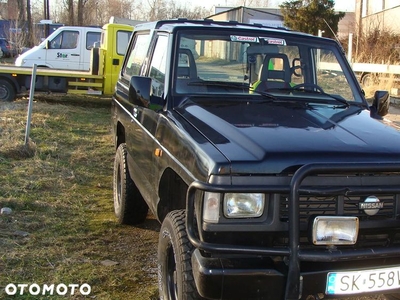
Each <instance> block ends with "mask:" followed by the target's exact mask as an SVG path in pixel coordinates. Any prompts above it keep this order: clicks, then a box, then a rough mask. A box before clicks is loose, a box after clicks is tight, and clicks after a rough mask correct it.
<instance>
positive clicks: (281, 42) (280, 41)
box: [262, 37, 286, 46]
mask: <svg viewBox="0 0 400 300" xmlns="http://www.w3.org/2000/svg"><path fill="white" fill-rule="evenodd" d="M262 39H263V40H265V41H266V42H267V43H268V44H269V45H282V46H284V45H286V41H285V40H284V39H277V38H267V37H265V38H262Z"/></svg>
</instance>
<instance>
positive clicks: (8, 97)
mask: <svg viewBox="0 0 400 300" xmlns="http://www.w3.org/2000/svg"><path fill="white" fill-rule="evenodd" d="M14 99H15V89H14V87H13V85H12V84H11V83H10V82H8V81H7V80H4V79H0V102H1V101H4V102H11V101H14Z"/></svg>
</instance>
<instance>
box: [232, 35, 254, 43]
mask: <svg viewBox="0 0 400 300" xmlns="http://www.w3.org/2000/svg"><path fill="white" fill-rule="evenodd" d="M231 41H232V42H252V43H257V42H258V37H255V36H241V35H231Z"/></svg>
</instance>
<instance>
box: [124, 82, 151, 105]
mask: <svg viewBox="0 0 400 300" xmlns="http://www.w3.org/2000/svg"><path fill="white" fill-rule="evenodd" d="M150 92H151V78H150V77H143V76H132V77H131V81H130V84H129V101H130V102H132V103H133V104H136V105H139V106H143V107H149V105H150Z"/></svg>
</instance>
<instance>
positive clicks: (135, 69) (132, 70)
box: [122, 33, 150, 76]
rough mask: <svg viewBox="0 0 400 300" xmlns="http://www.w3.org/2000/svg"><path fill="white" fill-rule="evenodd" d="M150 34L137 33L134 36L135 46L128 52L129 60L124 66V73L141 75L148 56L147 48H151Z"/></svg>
mask: <svg viewBox="0 0 400 300" xmlns="http://www.w3.org/2000/svg"><path fill="white" fill-rule="evenodd" d="M149 43H150V35H149V34H148V33H145V34H137V35H136V36H134V38H133V47H132V48H131V49H130V52H129V53H127V56H128V61H127V63H126V65H125V66H124V69H123V71H122V72H123V73H125V75H128V76H134V75H140V73H141V68H142V65H143V62H144V59H145V58H146V54H147V50H148V48H149Z"/></svg>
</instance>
